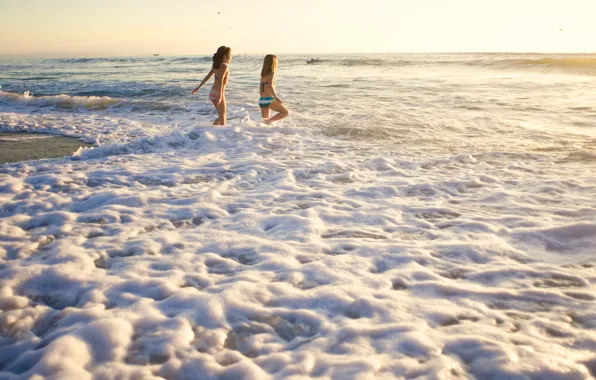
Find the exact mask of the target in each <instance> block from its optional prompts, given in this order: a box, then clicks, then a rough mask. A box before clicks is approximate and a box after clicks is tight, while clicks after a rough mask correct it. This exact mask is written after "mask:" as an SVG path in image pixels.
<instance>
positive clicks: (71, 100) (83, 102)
mask: <svg viewBox="0 0 596 380" xmlns="http://www.w3.org/2000/svg"><path fill="white" fill-rule="evenodd" d="M118 103H120V101H119V100H116V99H112V98H110V97H108V96H70V95H66V94H60V95H47V96H46V95H42V96H34V95H32V94H31V93H29V92H28V91H25V92H24V93H22V94H19V93H14V92H4V91H0V104H2V105H22V106H36V107H56V108H66V109H68V108H70V109H73V108H86V109H90V110H94V109H105V108H107V107H110V106H113V105H116V104H118Z"/></svg>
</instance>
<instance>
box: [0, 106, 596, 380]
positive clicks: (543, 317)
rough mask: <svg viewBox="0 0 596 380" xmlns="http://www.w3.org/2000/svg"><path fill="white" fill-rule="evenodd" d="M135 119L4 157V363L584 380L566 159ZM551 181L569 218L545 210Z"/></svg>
mask: <svg viewBox="0 0 596 380" xmlns="http://www.w3.org/2000/svg"><path fill="white" fill-rule="evenodd" d="M3 117H5V118H8V119H9V120H16V121H18V123H21V124H20V125H21V126H22V125H23V123H27V122H28V123H30V125H32V124H33V123H32V120H37V121H39V120H41V119H42V118H41V117H40V118H38V119H35V118H34V117H33V116H27V117H24V116H23V115H17V114H15V115H10V114H8V115H3ZM46 117H47V116H46ZM97 118H98V119H96V121H97V125H98V126H101V125H105V124H106V122H107V121H108V118H106V117H97ZM62 120H63V119H62ZM73 120H74V119H73ZM102 123H103V124H102ZM134 125H135V124H134V123H131V122H130V121H128V122H127V121H124V120H120V121H119V122H118V123H115V125H114V126H113V127H112V128H113V129H112V131H113V136H114V137H113V139H112V142H110V143H107V144H103V145H101V146H99V147H96V148H92V149H82V150H81V151H79V152H78V153H77V156H76V159H75V160H66V161H65V160H58V161H47V162H44V163H39V164H36V163H32V162H29V163H27V164H11V165H5V166H4V167H3V169H2V170H3V172H2V174H0V189H1V191H0V201H1V202H2V204H3V206H2V209H1V210H0V216H1V217H2V218H1V219H0V241H2V244H1V245H0V258H1V259H2V260H3V262H2V266H1V267H0V278H1V281H2V286H1V287H0V289H1V293H0V294H2V302H0V308H2V310H3V314H2V316H1V317H0V332H1V334H2V336H3V338H2V339H3V340H2V342H3V343H2V344H3V345H4V347H5V348H4V349H3V351H2V352H10V354H5V355H0V357H3V358H4V359H1V360H0V366H1V368H2V371H4V372H1V373H0V374H2V376H4V377H7V376H8V377H7V378H10V376H13V375H14V376H17V375H18V376H21V377H33V376H46V377H49V376H57V377H69V378H92V377H93V378H114V377H124V378H132V377H135V376H136V377H141V378H151V376H159V377H165V378H197V377H201V378H222V379H223V378H234V379H235V378H255V379H263V378H268V377H271V378H280V379H281V378H288V377H290V376H306V377H320V376H327V377H329V378H342V379H343V378H352V377H356V376H359V377H366V376H369V377H375V378H380V377H398V378H399V377H406V378H407V377H420V376H422V377H429V378H430V377H442V376H447V375H443V374H450V375H449V376H462V377H466V376H475V377H479V378H480V377H485V376H488V375H489V374H490V376H502V377H512V376H528V377H532V376H545V377H549V378H586V377H588V376H589V372H588V369H587V367H586V366H590V365H592V364H589V363H591V362H588V360H589V359H590V358H589V355H587V354H586V352H589V351H590V350H594V349H596V343H595V342H596V334H595V333H594V330H593V326H595V325H596V322H595V316H596V311H595V309H594V302H595V301H596V298H595V297H594V296H593V292H594V287H593V283H594V280H595V278H596V277H595V276H594V274H593V268H591V267H590V266H589V265H588V264H589V258H588V257H587V256H585V255H581V254H577V253H578V252H583V251H582V249H587V248H588V247H592V248H593V247H594V243H596V241H595V240H594V237H595V236H596V235H595V234H594V226H593V220H594V219H593V218H594V217H595V216H596V215H595V214H596V210H595V209H594V208H591V207H588V206H587V205H586V204H585V202H582V201H581V200H582V199H588V198H591V197H592V196H594V195H596V182H594V179H587V178H585V179H584V180H582V181H576V182H569V181H568V180H565V179H562V173H563V172H565V173H566V176H571V173H572V172H573V171H574V170H578V168H577V166H574V165H573V164H568V165H567V166H565V164H561V165H562V166H560V167H559V168H558V169H557V170H556V171H552V169H551V175H550V176H545V174H544V172H543V171H542V170H543V169H542V168H541V166H540V164H539V163H537V164H536V166H535V167H530V166H528V165H527V159H528V158H527V156H519V157H515V156H511V157H509V158H508V161H507V169H506V170H505V171H502V172H501V171H499V170H496V171H495V170H493V168H494V167H493V166H492V165H493V164H492V162H493V157H492V156H490V155H486V156H476V157H475V156H473V155H469V154H468V155H452V156H448V155H445V156H442V157H440V158H434V159H424V160H420V161H417V160H410V161H407V160H399V159H396V158H392V157H389V156H387V155H384V154H381V155H374V154H373V155H369V156H368V157H367V158H366V159H362V158H361V157H360V156H359V155H360V152H359V151H357V150H354V149H353V144H352V143H350V142H342V141H337V140H325V139H321V138H319V137H318V136H316V135H309V134H305V133H303V131H301V130H300V129H293V128H289V127H286V128H283V129H282V128H276V127H272V128H259V127H256V126H255V124H254V123H252V122H251V121H250V120H246V121H245V122H242V123H235V124H234V125H233V126H232V127H231V128H219V127H206V126H202V127H197V128H193V129H184V130H176V129H172V131H171V132H170V133H169V134H165V135H164V134H162V135H161V136H160V135H153V136H151V135H149V134H145V135H144V137H142V138H137V139H133V140H130V139H129V138H128V137H126V135H125V132H124V130H125V129H126V128H128V127H131V126H134ZM53 128H56V130H57V131H59V130H60V128H62V127H60V126H58V125H57V124H54V126H53ZM106 128H107V127H106ZM89 130H91V128H89ZM64 131H65V132H67V131H69V129H68V128H64ZM78 131H79V133H81V135H84V133H86V129H83V128H82V127H81V129H79V130H78ZM138 131H139V133H140V134H141V132H140V131H141V128H139V129H138ZM143 131H144V132H145V133H146V132H147V130H143ZM141 135H142V134H141ZM324 152H327V153H328V154H324ZM331 152H332V153H331ZM539 172H540V173H541V174H540V176H542V177H541V179H535V178H537V175H538V173H539ZM529 173H530V174H529ZM531 173H533V174H536V175H531ZM563 188H564V189H565V199H567V200H574V201H577V202H578V203H577V204H578V207H581V210H582V212H581V215H582V216H581V220H576V219H575V218H573V219H570V218H569V217H567V216H564V214H559V213H560V212H562V211H566V212H570V211H571V210H570V209H569V207H562V206H561V205H559V204H558V203H553V204H545V203H544V202H542V201H540V199H542V198H541V196H542V194H543V192H548V193H551V194H556V193H557V191H556V190H557V189H563ZM536 189H538V190H536ZM553 191H554V193H553ZM487 199H492V200H493V201H492V202H488V201H487ZM568 204H570V203H568ZM544 242H547V243H548V242H551V243H552V242H557V244H559V245H557V246H556V247H555V248H556V251H555V252H553V251H552V249H553V247H554V246H553V245H552V244H551V245H550V246H549V245H548V244H544ZM568 244H573V247H574V248H573V249H574V251H573V252H574V253H575V256H573V257H574V258H570V257H569V256H568V252H569V249H570V248H569V247H570V246H568ZM582 247H583V248H582ZM543 254H548V255H549V256H548V259H547V260H545V259H544V257H543ZM557 254H558V255H560V256H561V258H560V260H557V259H556V256H557ZM560 263H566V264H567V265H565V266H562V265H561V264H560ZM582 264H583V265H585V266H582ZM567 342H574V343H573V344H568V343H567ZM7 350H8V351H7ZM586 363H588V364H586ZM11 374H12V375H11Z"/></svg>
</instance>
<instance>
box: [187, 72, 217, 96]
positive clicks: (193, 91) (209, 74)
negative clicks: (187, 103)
mask: <svg viewBox="0 0 596 380" xmlns="http://www.w3.org/2000/svg"><path fill="white" fill-rule="evenodd" d="M214 72H215V71H214V70H213V69H211V71H209V73H208V74H207V76H205V79H203V81H202V82H201V84H200V85H199V86H198V87H197V88H195V89H194V90H192V94H193V95H194V94H195V93H196V92H197V91H199V89H200V88H201V87H203V85H204V84H205V83H207V81H208V80H209V79H210V78H211V76H212V75H213V73H214Z"/></svg>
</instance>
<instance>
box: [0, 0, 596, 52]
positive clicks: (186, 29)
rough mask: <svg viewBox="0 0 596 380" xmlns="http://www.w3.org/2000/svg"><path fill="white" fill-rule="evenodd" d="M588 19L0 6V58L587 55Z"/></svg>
mask: <svg viewBox="0 0 596 380" xmlns="http://www.w3.org/2000/svg"><path fill="white" fill-rule="evenodd" d="M218 12H219V14H218ZM595 15H596V0H277V1H273V0H258V1H257V0H227V1H223V0H169V1H165V0H101V1H97V0H0V16H1V18H0V55H2V56H11V55H20V56H65V55H66V56H101V55H144V54H152V53H160V54H162V55H166V54H181V55H184V54H212V53H213V52H214V50H215V49H216V48H217V47H218V46H219V45H227V46H231V47H232V48H233V51H234V53H236V54H239V53H265V52H275V53H280V54H283V53H301V52H302V53H325V52H444V51H458V52H459V51H515V52H521V51H534V52H539V51H540V52H549V51H550V52H553V51H556V52H596V21H594V20H595V19H594V16H595ZM559 28H562V29H563V31H560V30H559Z"/></svg>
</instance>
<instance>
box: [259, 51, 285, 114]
mask: <svg viewBox="0 0 596 380" xmlns="http://www.w3.org/2000/svg"><path fill="white" fill-rule="evenodd" d="M276 70H277V57H276V56H274V55H272V54H268V55H267V56H265V60H264V61H263V69H262V70H261V82H260V85H259V94H260V96H261V98H260V99H259V107H260V108H261V117H262V118H263V122H264V123H265V124H271V123H273V122H275V121H278V120H281V119H283V118H284V117H286V116H288V115H289V114H290V112H289V111H288V109H287V108H286V106H285V105H284V103H283V102H282V100H281V99H280V98H278V97H277V95H276V94H275V72H276ZM270 110H274V111H275V112H277V114H276V115H275V116H273V117H272V118H269V113H270Z"/></svg>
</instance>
